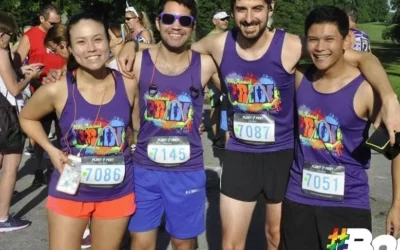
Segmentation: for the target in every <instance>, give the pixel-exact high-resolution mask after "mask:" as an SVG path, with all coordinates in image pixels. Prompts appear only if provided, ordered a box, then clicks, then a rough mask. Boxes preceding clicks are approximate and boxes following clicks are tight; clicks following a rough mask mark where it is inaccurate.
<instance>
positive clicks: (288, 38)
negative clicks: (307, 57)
mask: <svg viewBox="0 0 400 250" xmlns="http://www.w3.org/2000/svg"><path fill="white" fill-rule="evenodd" d="M283 46H285V48H290V49H293V50H295V51H296V52H297V51H298V52H299V53H301V48H302V39H301V37H300V36H298V35H294V34H291V33H286V35H285V41H284V45H283ZM292 52H293V51H292Z"/></svg>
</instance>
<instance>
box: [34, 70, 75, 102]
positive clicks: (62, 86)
mask: <svg viewBox="0 0 400 250" xmlns="http://www.w3.org/2000/svg"><path fill="white" fill-rule="evenodd" d="M40 89H43V90H45V91H46V93H47V94H48V95H51V96H53V97H55V98H57V97H60V96H59V95H60V94H61V93H64V92H65V93H68V87H67V75H64V76H62V77H61V78H60V79H59V80H57V81H56V82H54V83H47V84H43V85H42V86H41V87H40V88H39V90H40Z"/></svg>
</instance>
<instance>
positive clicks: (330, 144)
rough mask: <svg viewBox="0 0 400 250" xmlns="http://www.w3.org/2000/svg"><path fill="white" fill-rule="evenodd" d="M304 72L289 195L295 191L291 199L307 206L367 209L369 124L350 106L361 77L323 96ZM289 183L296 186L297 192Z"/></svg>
mask: <svg viewBox="0 0 400 250" xmlns="http://www.w3.org/2000/svg"><path fill="white" fill-rule="evenodd" d="M309 72H310V71H309ZM309 72H308V73H307V74H306V77H304V78H303V80H302V82H301V84H300V86H299V88H298V90H297V95H296V96H297V112H298V138H297V141H296V145H297V147H296V155H295V156H296V160H295V163H294V165H293V168H292V171H291V180H290V181H289V187H288V193H290V192H292V191H291V190H292V189H295V190H296V188H297V191H298V192H297V195H296V199H300V200H301V201H305V202H306V203H307V204H309V203H308V202H311V205H313V204H314V203H316V202H319V203H318V204H320V205H332V206H334V205H335V204H336V203H338V204H341V205H343V204H344V203H346V204H347V205H349V206H352V205H353V206H356V207H365V208H366V207H368V206H369V196H368V177H367V174H366V171H365V170H366V169H368V168H369V161H370V158H371V154H370V150H369V149H368V148H366V147H365V146H364V145H363V143H364V141H365V139H366V138H367V136H368V128H369V125H370V123H369V122H368V121H365V120H362V119H361V118H359V117H358V115H357V114H356V113H355V111H354V105H353V102H354V97H355V94H356V92H357V90H358V88H359V87H360V85H361V84H362V83H363V82H364V81H365V78H364V77H363V76H362V75H359V76H357V77H356V78H355V79H354V80H352V81H351V82H350V83H349V84H347V85H346V86H344V87H343V88H342V89H340V90H338V91H336V92H334V93H330V94H324V93H320V92H318V91H316V90H315V88H314V85H313V81H312V77H313V74H312V73H309ZM311 72H312V71H311ZM292 178H293V179H294V180H292ZM293 183H297V186H296V188H293V187H292V186H293V185H295V184H293ZM300 190H301V191H300Z"/></svg>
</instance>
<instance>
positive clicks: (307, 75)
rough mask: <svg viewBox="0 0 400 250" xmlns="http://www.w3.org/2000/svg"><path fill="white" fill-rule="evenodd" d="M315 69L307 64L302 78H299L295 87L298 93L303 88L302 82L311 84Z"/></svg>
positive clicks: (312, 65)
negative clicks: (298, 82)
mask: <svg viewBox="0 0 400 250" xmlns="http://www.w3.org/2000/svg"><path fill="white" fill-rule="evenodd" d="M316 70H317V68H316V67H315V65H314V64H308V65H307V68H306V69H305V71H304V74H303V77H302V78H301V81H300V84H299V86H298V87H297V91H296V92H298V91H299V90H300V88H301V87H302V86H304V82H311V83H312V82H313V76H314V73H315V71H316Z"/></svg>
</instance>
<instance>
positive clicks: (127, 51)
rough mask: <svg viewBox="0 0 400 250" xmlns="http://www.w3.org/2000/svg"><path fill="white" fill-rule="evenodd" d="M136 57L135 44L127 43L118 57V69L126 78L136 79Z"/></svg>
mask: <svg viewBox="0 0 400 250" xmlns="http://www.w3.org/2000/svg"><path fill="white" fill-rule="evenodd" d="M135 57H136V52H135V44H134V43H133V42H128V43H126V44H125V45H124V47H123V48H122V50H121V52H120V53H119V56H118V68H119V69H120V71H121V73H122V74H123V75H124V76H125V77H128V78H134V77H133V63H134V62H135Z"/></svg>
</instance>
